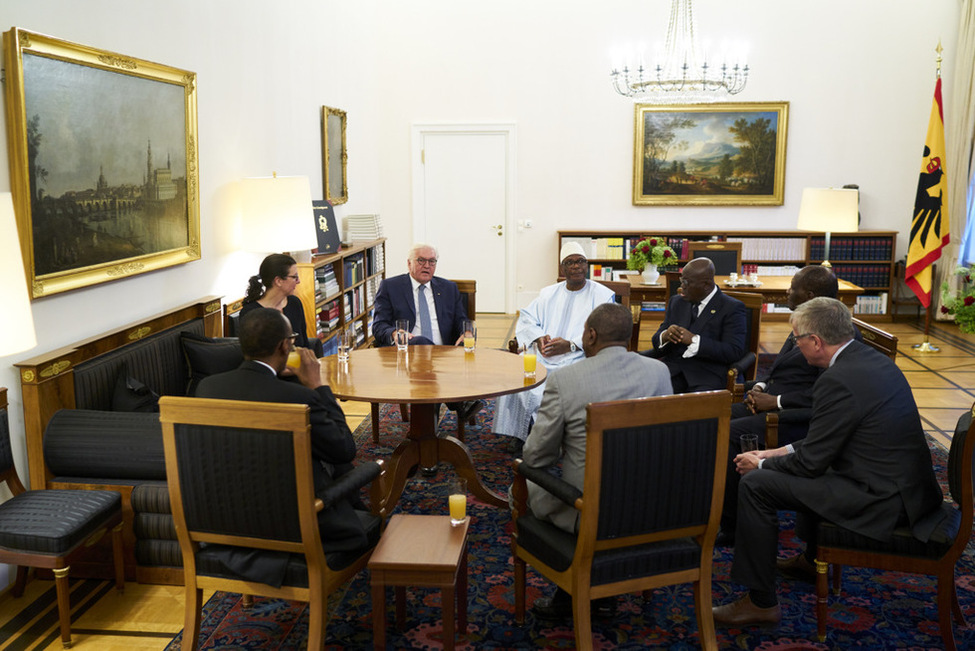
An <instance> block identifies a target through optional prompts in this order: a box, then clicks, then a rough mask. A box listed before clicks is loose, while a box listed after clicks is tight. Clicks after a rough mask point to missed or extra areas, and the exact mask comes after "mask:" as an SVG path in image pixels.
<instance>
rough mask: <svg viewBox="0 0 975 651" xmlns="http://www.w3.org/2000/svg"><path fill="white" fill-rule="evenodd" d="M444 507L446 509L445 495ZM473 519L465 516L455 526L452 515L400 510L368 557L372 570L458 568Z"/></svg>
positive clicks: (451, 569) (450, 569)
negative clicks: (451, 521) (451, 522)
mask: <svg viewBox="0 0 975 651" xmlns="http://www.w3.org/2000/svg"><path fill="white" fill-rule="evenodd" d="M443 506H444V509H446V508H447V499H446V496H445V497H444V504H443ZM470 522H471V519H470V518H469V517H468V518H464V522H462V523H461V524H459V525H457V526H456V527H454V526H451V524H450V516H449V515H411V514H403V513H397V514H395V515H394V516H393V517H392V518H390V520H389V524H388V525H386V530H385V531H384V532H383V535H382V537H381V538H380V539H379V544H378V545H376V549H375V550H374V551H373V552H372V556H370V557H369V569H370V570H371V571H382V570H399V569H411V570H419V571H424V570H425V571H433V572H435V571H439V570H448V571H453V570H456V569H457V565H458V563H459V562H460V555H461V553H462V552H463V551H464V545H465V543H466V540H467V530H468V527H469V526H470Z"/></svg>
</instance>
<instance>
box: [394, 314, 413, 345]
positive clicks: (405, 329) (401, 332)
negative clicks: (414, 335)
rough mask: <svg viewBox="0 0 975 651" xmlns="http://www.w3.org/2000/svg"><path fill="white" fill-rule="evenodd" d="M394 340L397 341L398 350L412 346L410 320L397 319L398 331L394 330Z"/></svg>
mask: <svg viewBox="0 0 975 651" xmlns="http://www.w3.org/2000/svg"><path fill="white" fill-rule="evenodd" d="M393 340H394V341H395V342H396V350H400V351H403V350H406V349H407V348H409V347H410V322H409V321H408V320H407V319H398V320H397V321H396V331H395V332H393Z"/></svg>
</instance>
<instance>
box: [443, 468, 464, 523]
mask: <svg viewBox="0 0 975 651" xmlns="http://www.w3.org/2000/svg"><path fill="white" fill-rule="evenodd" d="M447 504H448V506H449V509H450V525H451V526H452V527H456V526H459V525H461V524H463V523H464V519H465V518H466V517H467V480H466V479H464V478H463V477H454V478H453V479H451V480H450V481H448V482H447Z"/></svg>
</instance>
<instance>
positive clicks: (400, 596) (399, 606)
mask: <svg viewBox="0 0 975 651" xmlns="http://www.w3.org/2000/svg"><path fill="white" fill-rule="evenodd" d="M393 593H394V594H395V595H396V628H398V629H399V630H401V631H402V630H403V628H404V627H405V625H406V588H405V587H404V586H401V585H398V586H396V587H395V588H393Z"/></svg>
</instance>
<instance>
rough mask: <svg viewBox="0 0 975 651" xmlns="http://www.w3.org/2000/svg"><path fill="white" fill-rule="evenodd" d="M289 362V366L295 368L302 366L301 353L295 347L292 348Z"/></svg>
mask: <svg viewBox="0 0 975 651" xmlns="http://www.w3.org/2000/svg"><path fill="white" fill-rule="evenodd" d="M287 364H288V368H293V369H297V368H298V367H299V366H301V355H299V354H298V351H297V350H295V349H294V348H292V349H291V352H290V353H288V362H287Z"/></svg>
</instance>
